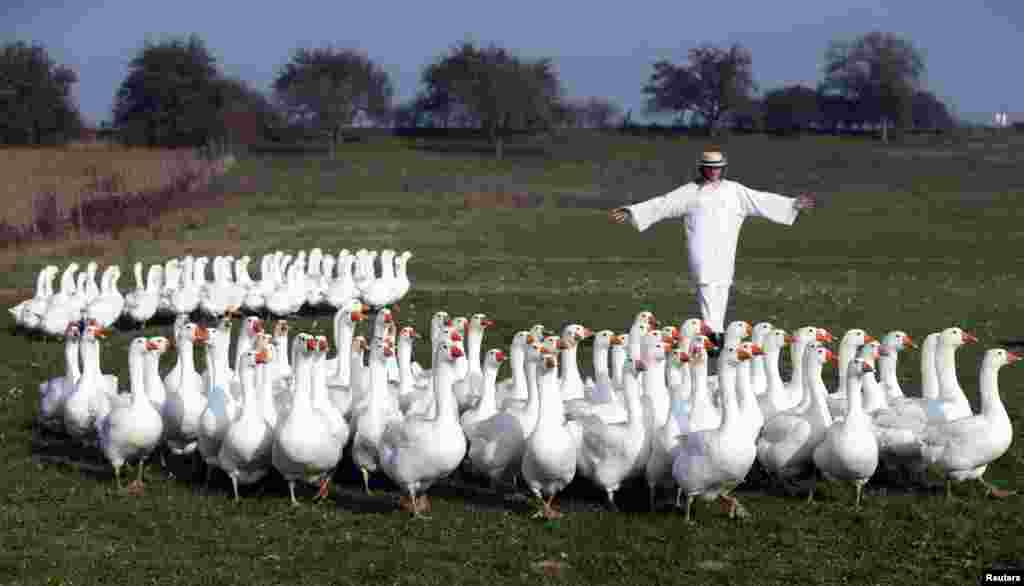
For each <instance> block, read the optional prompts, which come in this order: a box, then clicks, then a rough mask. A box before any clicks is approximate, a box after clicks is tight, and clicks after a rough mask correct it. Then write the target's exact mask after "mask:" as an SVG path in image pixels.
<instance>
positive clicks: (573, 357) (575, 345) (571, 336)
mask: <svg viewBox="0 0 1024 586" xmlns="http://www.w3.org/2000/svg"><path fill="white" fill-rule="evenodd" d="M593 335H594V332H593V331H591V330H590V328H585V327H583V326H581V325H580V324H569V325H567V326H565V328H564V329H563V330H562V353H561V356H560V357H559V360H560V361H561V363H562V372H561V375H560V376H559V382H560V383H561V385H560V390H561V393H562V400H563V401H571V400H573V399H582V398H583V397H584V393H583V389H584V387H583V377H582V376H580V366H579V359H578V357H577V350H578V349H579V344H580V343H581V342H582V341H584V340H586V339H588V338H590V337H591V336H593ZM662 376H664V372H662Z"/></svg>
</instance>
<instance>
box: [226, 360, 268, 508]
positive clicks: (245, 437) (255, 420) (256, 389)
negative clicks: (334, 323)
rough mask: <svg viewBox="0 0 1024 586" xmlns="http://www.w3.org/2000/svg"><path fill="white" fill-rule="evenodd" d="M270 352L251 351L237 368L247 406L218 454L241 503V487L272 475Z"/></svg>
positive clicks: (229, 429)
mask: <svg viewBox="0 0 1024 586" xmlns="http://www.w3.org/2000/svg"><path fill="white" fill-rule="evenodd" d="M271 352H272V350H270V349H262V350H260V351H258V352H257V351H256V350H254V349H250V350H247V351H245V352H243V353H242V355H241V356H239V358H238V362H237V363H236V367H237V369H238V371H239V378H240V379H241V385H242V392H243V395H244V397H245V403H244V406H243V407H242V414H241V415H240V416H239V417H238V419H236V420H235V421H234V422H233V423H231V425H230V426H229V427H228V430H227V433H225V434H224V439H223V441H221V444H220V452H219V453H218V454H217V460H218V466H219V467H220V468H221V470H224V472H225V473H227V475H228V477H229V478H231V488H232V490H234V493H235V501H238V500H239V499H238V485H239V484H252V483H255V482H259V481H260V480H262V479H263V477H265V476H266V475H267V472H269V471H270V466H271V463H270V452H271V448H272V446H273V443H274V428H273V427H271V422H272V421H273V420H274V414H273V406H272V404H271V398H270V396H269V393H270V386H269V385H268V384H266V383H268V382H269V380H270V379H269V377H268V376H267V369H266V363H267V362H268V360H269V358H270V353H271Z"/></svg>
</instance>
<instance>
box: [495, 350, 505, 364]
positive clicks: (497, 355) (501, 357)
mask: <svg viewBox="0 0 1024 586" xmlns="http://www.w3.org/2000/svg"><path fill="white" fill-rule="evenodd" d="M494 358H495V360H497V361H498V363H499V364H500V363H502V362H505V353H504V352H502V351H500V350H499V351H497V352H495V353H494Z"/></svg>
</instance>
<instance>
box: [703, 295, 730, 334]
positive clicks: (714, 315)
mask: <svg viewBox="0 0 1024 586" xmlns="http://www.w3.org/2000/svg"><path fill="white" fill-rule="evenodd" d="M731 287H732V283H705V284H703V285H697V305H698V306H699V307H698V308H699V309H700V316H701V318H703V319H704V321H705V322H707V324H708V327H710V328H711V329H712V330H714V331H715V332H717V333H722V332H724V331H725V308H726V307H727V306H728V305H729V289H730V288H731Z"/></svg>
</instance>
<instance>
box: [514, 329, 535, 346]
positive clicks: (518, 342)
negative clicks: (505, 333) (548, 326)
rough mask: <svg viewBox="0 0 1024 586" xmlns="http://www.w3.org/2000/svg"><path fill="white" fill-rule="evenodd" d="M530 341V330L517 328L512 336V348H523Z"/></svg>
mask: <svg viewBox="0 0 1024 586" xmlns="http://www.w3.org/2000/svg"><path fill="white" fill-rule="evenodd" d="M530 342H531V340H530V332H528V331H526V330H519V331H518V332H516V333H515V334H514V335H513V336H512V348H521V349H525V348H526V345H527V344H529V343H530Z"/></svg>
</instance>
